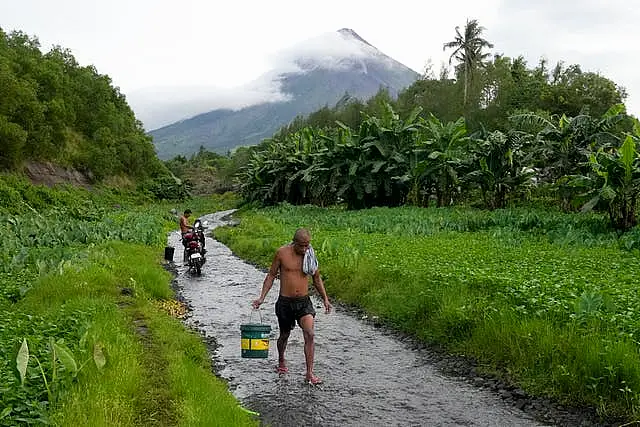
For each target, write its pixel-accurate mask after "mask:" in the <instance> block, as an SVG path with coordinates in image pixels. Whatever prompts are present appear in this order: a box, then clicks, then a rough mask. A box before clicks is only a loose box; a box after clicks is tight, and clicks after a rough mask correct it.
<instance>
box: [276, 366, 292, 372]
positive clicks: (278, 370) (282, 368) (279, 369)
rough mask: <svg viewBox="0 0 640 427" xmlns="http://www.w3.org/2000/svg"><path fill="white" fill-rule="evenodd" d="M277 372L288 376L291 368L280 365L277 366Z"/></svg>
mask: <svg viewBox="0 0 640 427" xmlns="http://www.w3.org/2000/svg"><path fill="white" fill-rule="evenodd" d="M276 372H277V373H279V374H286V373H287V372H289V368H287V367H286V366H285V365H278V366H276Z"/></svg>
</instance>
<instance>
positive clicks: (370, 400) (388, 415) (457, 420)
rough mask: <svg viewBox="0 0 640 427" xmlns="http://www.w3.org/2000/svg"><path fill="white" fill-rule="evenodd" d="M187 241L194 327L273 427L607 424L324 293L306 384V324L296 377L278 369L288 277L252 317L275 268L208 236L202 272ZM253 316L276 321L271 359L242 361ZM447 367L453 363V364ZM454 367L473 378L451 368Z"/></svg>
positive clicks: (298, 338) (185, 280) (298, 341)
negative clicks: (195, 268) (243, 328)
mask: <svg viewBox="0 0 640 427" xmlns="http://www.w3.org/2000/svg"><path fill="white" fill-rule="evenodd" d="M229 213H230V212H229V211H227V212H219V213H216V214H212V215H207V216H206V217H203V219H205V220H208V222H209V229H212V228H214V227H216V226H218V225H221V224H223V220H222V219H223V218H225V217H226V216H227V215H228V214H229ZM179 240H180V238H179V233H178V232H175V233H172V234H170V235H169V245H171V246H174V247H175V248H176V251H175V256H174V260H175V261H176V266H177V274H178V275H177V277H176V279H175V282H174V285H175V286H176V288H177V290H178V292H179V293H180V294H181V297H182V298H184V299H185V300H186V301H187V302H188V304H189V306H190V309H191V312H190V316H189V317H188V319H187V320H186V323H187V324H188V325H189V326H191V327H193V328H195V329H197V330H199V331H200V332H201V333H202V334H203V336H204V337H205V341H206V342H207V343H208V344H209V346H210V349H211V350H212V353H213V354H212V356H213V360H214V364H215V367H216V371H217V373H218V375H219V376H221V377H222V378H224V379H225V380H226V381H227V382H228V384H229V388H230V390H231V391H232V392H233V394H234V395H235V396H236V397H237V398H238V399H239V401H240V402H241V403H242V405H243V406H244V407H246V408H248V409H250V410H253V411H256V412H258V413H260V419H261V420H262V422H263V423H264V424H266V425H272V426H296V427H297V426H540V425H598V424H596V423H592V422H591V421H587V420H586V419H581V417H580V416H578V417H575V416H574V415H571V414H561V413H559V412H558V410H557V408H551V406H548V404H547V403H545V402H542V401H536V400H535V399H533V400H532V399H529V398H527V397H526V396H525V395H524V393H522V392H521V391H520V390H517V389H514V388H508V387H506V386H503V385H501V384H500V383H498V382H496V381H494V380H490V379H488V380H487V379H482V378H479V377H477V376H475V375H466V374H469V373H470V372H472V371H473V368H472V367H471V366H470V365H469V363H468V362H464V361H463V362H459V361H456V360H455V359H454V358H451V359H448V360H446V361H445V362H446V363H444V364H443V363H442V362H443V357H442V355H437V354H435V353H433V352H432V351H430V350H428V349H424V348H417V347H416V345H415V344H414V343H412V342H411V340H410V339H407V338H403V337H402V336H400V335H398V334H395V333H393V332H390V331H386V330H385V329H384V328H381V327H378V326H377V325H376V323H375V322H372V321H371V319H368V320H367V319H364V318H363V317H364V316H361V315H358V314H357V313H355V312H354V311H353V310H349V309H344V308H341V307H340V306H338V307H336V308H335V310H334V312H332V313H331V314H325V313H324V310H323V307H322V304H321V302H320V301H319V300H317V299H314V300H313V301H314V304H315V306H316V311H317V313H318V314H317V316H316V365H315V373H316V375H318V376H319V377H320V378H322V379H323V383H322V384H321V385H318V386H311V385H308V384H306V383H305V381H304V372H305V365H304V354H303V339H302V331H301V330H300V329H299V328H296V329H294V330H293V331H292V333H291V338H290V340H289V345H288V348H287V360H288V365H289V373H287V374H284V375H278V374H277V373H276V372H275V366H276V364H277V350H276V338H277V334H278V326H277V321H276V318H275V314H274V304H275V300H276V298H277V295H278V286H279V283H278V281H276V282H275V283H274V286H273V288H272V289H271V292H270V293H269V295H268V296H267V298H266V300H265V303H264V304H263V305H262V308H261V310H260V313H259V315H258V313H257V312H253V314H252V308H251V301H252V300H253V299H255V298H256V297H257V296H258V295H259V292H260V288H261V286H262V282H263V280H264V277H265V272H264V271H261V270H259V269H257V268H256V267H254V266H252V265H250V264H248V263H246V262H244V261H242V260H241V259H239V258H237V257H236V256H234V255H233V254H232V253H231V251H230V250H229V249H228V248H227V247H226V246H224V245H222V244H221V243H219V242H217V241H215V240H213V239H211V238H210V237H207V241H206V247H207V250H208V252H207V262H206V264H205V265H204V267H203V270H202V275H201V276H195V275H192V274H190V273H188V272H187V271H186V268H185V267H184V266H183V265H182V263H181V262H180V261H181V259H182V253H181V244H180V242H179ZM320 262H322V260H320ZM260 316H261V319H260ZM250 320H251V321H252V322H253V323H265V324H270V325H271V327H272V332H271V336H270V349H269V355H268V358H266V359H243V358H242V357H241V352H240V336H241V333H240V325H241V324H243V323H249V321H250ZM445 359H446V358H445ZM456 364H460V366H459V368H460V369H456V368H455V367H456V366H457V365H456ZM443 366H445V367H448V368H451V367H452V366H453V369H445V370H443ZM452 370H453V371H456V370H457V371H460V372H465V375H463V376H451V375H450V374H449V373H445V371H452ZM545 405H546V406H545Z"/></svg>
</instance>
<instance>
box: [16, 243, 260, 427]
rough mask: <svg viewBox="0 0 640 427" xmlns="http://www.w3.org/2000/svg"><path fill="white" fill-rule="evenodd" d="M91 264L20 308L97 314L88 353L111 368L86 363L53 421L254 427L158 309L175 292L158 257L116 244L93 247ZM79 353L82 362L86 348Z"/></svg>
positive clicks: (41, 288)
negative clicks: (97, 353)
mask: <svg viewBox="0 0 640 427" xmlns="http://www.w3.org/2000/svg"><path fill="white" fill-rule="evenodd" d="M90 259H91V260H92V262H91V263H90V264H89V266H88V267H87V269H86V270H80V271H75V270H71V269H70V270H67V271H65V272H63V274H62V275H61V276H60V277H58V278H55V279H54V278H51V277H49V278H47V279H46V280H42V281H41V282H40V283H38V285H36V286H35V287H34V288H33V290H32V291H31V292H30V293H29V294H28V295H27V296H26V297H25V298H24V300H23V301H21V302H20V305H19V309H20V310H22V311H25V312H35V311H40V312H42V311H51V310H53V311H55V310H59V308H60V307H65V308H67V309H70V310H72V309H73V308H75V307H81V308H82V309H83V310H85V311H86V310H90V311H92V312H94V313H95V314H94V315H93V316H91V319H90V322H91V326H90V328H89V336H90V339H89V348H90V347H91V344H92V343H94V342H98V341H99V342H101V343H102V345H103V346H104V349H105V352H106V355H107V365H106V366H105V367H104V368H103V369H102V370H100V369H98V368H97V367H96V366H94V365H93V364H87V365H86V366H87V367H90V368H89V369H87V370H86V371H85V372H83V373H82V375H81V376H80V377H79V379H78V381H76V382H72V383H71V384H70V387H69V388H68V389H67V390H65V391H64V393H63V394H62V395H61V396H60V399H59V401H58V402H57V405H56V406H55V407H54V408H53V411H52V416H51V418H52V421H53V423H54V424H57V425H92V426H107V425H110V426H113V425H117V426H137V425H158V426H171V425H176V426H177V425H247V426H249V425H256V424H255V421H254V420H253V419H252V418H251V417H250V416H249V415H247V414H246V413H245V412H244V411H242V410H241V409H240V408H239V407H238V403H237V401H236V400H235V399H234V398H233V397H232V396H231V395H230V394H229V393H228V391H227V389H226V384H225V383H224V382H222V381H221V380H219V379H217V378H216V377H215V376H214V375H213V374H212V368H211V364H210V361H209V356H208V354H207V351H206V348H205V347H204V345H203V343H202V341H201V340H200V338H199V337H198V336H197V335H196V334H195V333H193V332H189V331H185V330H184V326H183V325H182V324H181V322H180V321H179V320H177V319H173V318H171V317H169V316H167V315H166V313H164V312H162V311H161V310H159V309H158V308H157V306H156V305H154V304H153V301H155V300H157V299H159V298H166V297H170V294H171V291H170V289H169V286H168V279H169V277H168V273H167V272H165V271H164V270H163V269H162V267H161V266H160V263H159V261H160V260H159V259H158V255H157V251H156V250H155V249H154V248H145V247H142V246H139V245H132V244H126V243H120V242H113V243H108V244H105V245H103V246H99V247H96V248H95V249H93V250H92V254H91V256H90ZM133 266H135V268H134V267H133ZM123 288H131V289H132V290H133V295H132V296H127V295H123V294H122V293H121V290H122V289H123ZM52 289H55V291H52ZM75 354H76V355H77V357H78V359H79V360H80V359H81V356H80V355H81V354H82V349H81V348H78V349H77V350H76V352H75ZM85 357H87V358H89V359H90V357H91V355H90V354H87V355H86V356H85Z"/></svg>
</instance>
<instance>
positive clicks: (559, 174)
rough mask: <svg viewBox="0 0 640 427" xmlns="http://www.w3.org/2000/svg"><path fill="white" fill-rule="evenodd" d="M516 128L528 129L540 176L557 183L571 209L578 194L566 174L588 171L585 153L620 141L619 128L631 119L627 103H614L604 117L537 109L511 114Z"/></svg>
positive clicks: (561, 197) (561, 194)
mask: <svg viewBox="0 0 640 427" xmlns="http://www.w3.org/2000/svg"><path fill="white" fill-rule="evenodd" d="M509 119H510V121H511V122H512V123H513V124H514V125H515V127H516V129H519V130H522V131H524V132H526V133H528V134H529V135H530V136H531V138H532V139H533V144H532V147H531V148H532V155H533V157H534V158H535V159H536V162H535V163H534V164H533V166H534V167H536V168H537V169H538V170H539V174H538V178H539V179H540V181H541V182H547V183H550V184H553V185H555V186H557V189H558V192H559V196H560V199H561V203H562V206H563V207H564V208H565V209H569V208H570V206H571V201H572V200H573V198H574V197H575V194H574V191H573V189H572V187H571V186H567V185H565V183H566V180H565V179H564V177H565V176H574V175H584V174H586V173H587V172H588V170H589V168H588V167H587V165H586V164H585V163H584V158H585V156H588V155H589V153H590V152H593V151H596V150H597V149H598V148H600V147H604V148H607V147H616V146H619V145H620V137H619V128H620V126H621V124H622V123H623V122H624V121H625V120H627V119H628V116H627V115H626V113H625V107H624V105H623V104H618V105H614V106H612V107H611V108H610V109H609V110H608V111H607V112H606V113H605V114H604V115H603V116H602V117H601V118H594V117H591V116H589V115H587V114H580V115H578V116H575V117H567V116H565V115H562V116H560V117H559V118H547V117H544V116H541V115H539V114H535V113H525V114H518V115H514V116H511V117H510V118H509Z"/></svg>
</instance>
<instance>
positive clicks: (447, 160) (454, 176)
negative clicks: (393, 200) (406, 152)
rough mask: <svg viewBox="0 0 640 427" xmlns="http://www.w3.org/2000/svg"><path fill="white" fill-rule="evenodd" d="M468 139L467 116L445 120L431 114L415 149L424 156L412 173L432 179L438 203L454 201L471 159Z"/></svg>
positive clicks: (445, 204)
mask: <svg viewBox="0 0 640 427" xmlns="http://www.w3.org/2000/svg"><path fill="white" fill-rule="evenodd" d="M468 142H469V137H468V136H467V127H466V125H465V121H464V118H460V119H458V120H457V121H455V122H449V123H447V124H444V123H442V122H441V121H440V120H439V119H437V118H436V117H435V116H434V115H433V114H432V115H431V116H430V117H429V119H428V120H427V122H426V129H425V131H424V134H423V135H422V139H421V141H419V142H418V143H417V144H416V149H415V151H414V152H415V153H416V154H419V155H420V156H421V157H423V160H420V161H418V162H416V166H415V167H414V169H413V171H412V175H413V176H414V177H417V178H419V179H420V180H421V181H422V182H430V183H433V188H434V191H435V196H436V203H437V206H438V207H442V206H447V205H449V204H451V203H453V201H454V199H455V197H456V196H457V193H458V191H459V188H460V187H459V186H460V176H461V175H462V173H463V168H464V167H465V164H466V163H467V162H468V160H469V155H468V151H467V148H468V147H467V144H468ZM425 155H426V156H425Z"/></svg>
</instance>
